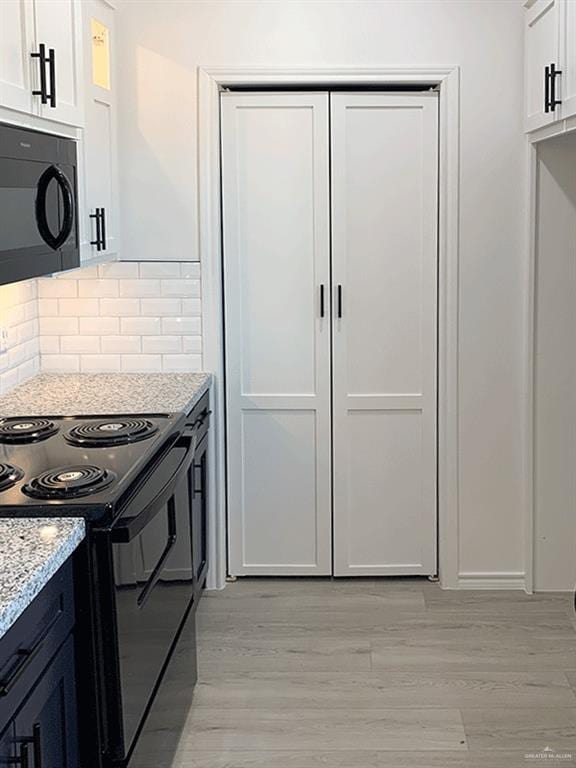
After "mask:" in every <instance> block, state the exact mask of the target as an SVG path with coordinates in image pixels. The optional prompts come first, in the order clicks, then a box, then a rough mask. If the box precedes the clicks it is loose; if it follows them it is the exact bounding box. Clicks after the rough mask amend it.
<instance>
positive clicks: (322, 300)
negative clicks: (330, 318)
mask: <svg viewBox="0 0 576 768" xmlns="http://www.w3.org/2000/svg"><path fill="white" fill-rule="evenodd" d="M320 317H324V283H322V284H321V285H320Z"/></svg>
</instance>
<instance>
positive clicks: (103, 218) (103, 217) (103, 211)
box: [100, 208, 106, 251]
mask: <svg viewBox="0 0 576 768" xmlns="http://www.w3.org/2000/svg"><path fill="white" fill-rule="evenodd" d="M100 244H101V246H102V248H101V250H103V251H105V250H106V208H100Z"/></svg>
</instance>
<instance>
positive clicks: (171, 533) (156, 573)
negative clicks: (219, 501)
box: [136, 497, 178, 608]
mask: <svg viewBox="0 0 576 768" xmlns="http://www.w3.org/2000/svg"><path fill="white" fill-rule="evenodd" d="M177 538H178V534H177V531H176V505H175V503H174V497H172V498H171V499H169V500H168V539H167V541H166V546H165V547H164V551H163V552H162V554H161V555H160V559H159V560H158V562H157V563H156V565H155V566H154V570H153V571H152V573H151V574H150V577H149V579H148V581H147V582H146V584H145V585H144V587H143V588H142V591H141V592H140V594H139V595H138V597H137V599H136V605H137V606H138V608H142V607H143V606H144V605H145V604H146V601H147V600H148V598H149V597H150V595H151V594H152V590H153V589H154V587H155V586H156V582H157V581H158V579H159V578H160V575H161V573H162V571H163V570H164V564H165V563H166V560H167V559H168V557H169V556H170V552H172V549H173V548H174V545H175V544H176V539H177Z"/></svg>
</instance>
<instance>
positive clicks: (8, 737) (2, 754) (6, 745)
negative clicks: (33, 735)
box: [0, 723, 15, 765]
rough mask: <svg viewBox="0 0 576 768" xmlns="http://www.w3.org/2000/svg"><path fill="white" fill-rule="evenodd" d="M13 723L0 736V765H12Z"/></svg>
mask: <svg viewBox="0 0 576 768" xmlns="http://www.w3.org/2000/svg"><path fill="white" fill-rule="evenodd" d="M13 758H14V723H11V724H10V725H9V726H8V728H7V729H6V730H5V731H4V733H3V734H2V735H1V736H0V765H14V764H15V763H14V759H13Z"/></svg>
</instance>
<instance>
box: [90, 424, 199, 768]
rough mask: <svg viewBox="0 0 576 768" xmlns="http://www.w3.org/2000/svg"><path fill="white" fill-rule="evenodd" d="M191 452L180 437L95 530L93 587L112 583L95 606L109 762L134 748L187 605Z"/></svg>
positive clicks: (119, 761)
mask: <svg viewBox="0 0 576 768" xmlns="http://www.w3.org/2000/svg"><path fill="white" fill-rule="evenodd" d="M194 450H195V438H193V439H189V438H188V439H185V438H182V439H180V440H179V441H178V442H177V443H176V444H175V445H174V446H173V447H172V448H171V449H170V451H168V453H167V455H166V456H165V457H164V458H163V459H162V461H161V462H160V463H159V465H158V466H157V467H156V468H155V469H154V471H153V473H152V476H151V477H150V478H149V479H148V481H147V482H146V483H145V484H144V486H143V487H142V489H141V490H140V491H139V492H138V493H137V494H136V496H134V497H133V499H132V500H131V502H130V504H129V507H128V508H127V509H126V510H125V513H124V515H123V516H122V517H121V518H120V519H119V520H118V522H117V523H116V524H115V525H114V526H113V528H112V529H111V530H110V531H108V532H99V533H98V534H96V537H97V539H98V540H99V542H100V544H99V546H98V550H99V557H98V561H99V566H98V576H97V584H98V588H99V589H101V588H102V587H105V586H107V585H110V590H107V589H106V588H104V589H103V594H104V595H105V594H106V593H107V592H108V598H107V599H108V600H110V604H109V606H108V607H107V606H106V604H105V601H106V597H104V603H103V604H102V605H101V610H100V626H101V628H102V632H103V639H102V644H101V647H102V649H103V652H104V668H103V670H102V672H103V674H102V676H101V685H102V688H103V694H104V699H105V708H106V717H105V721H106V724H107V731H108V747H109V755H110V757H111V761H112V763H113V764H114V765H118V764H119V765H124V764H125V761H126V760H127V759H128V758H129V756H130V753H131V751H132V750H133V748H134V746H135V743H136V740H137V737H138V734H139V732H140V730H141V728H142V726H143V724H144V721H145V719H146V716H147V714H148V710H149V708H150V706H151V704H152V701H153V699H154V696H155V694H156V691H157V689H158V687H159V684H160V681H161V679H162V676H163V674H164V672H165V670H166V668H167V665H168V662H169V660H170V657H171V654H172V651H173V649H174V647H175V645H176V641H177V639H178V636H179V633H180V631H181V628H182V626H183V624H184V621H185V619H186V616H187V614H188V612H189V610H190V608H191V605H192V601H193V596H194V568H193V549H192V532H191V505H190V489H189V487H188V486H189V475H190V471H189V470H190V465H191V463H192V461H193V455H194ZM103 537H104V538H103ZM110 592H111V593H112V594H110Z"/></svg>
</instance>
